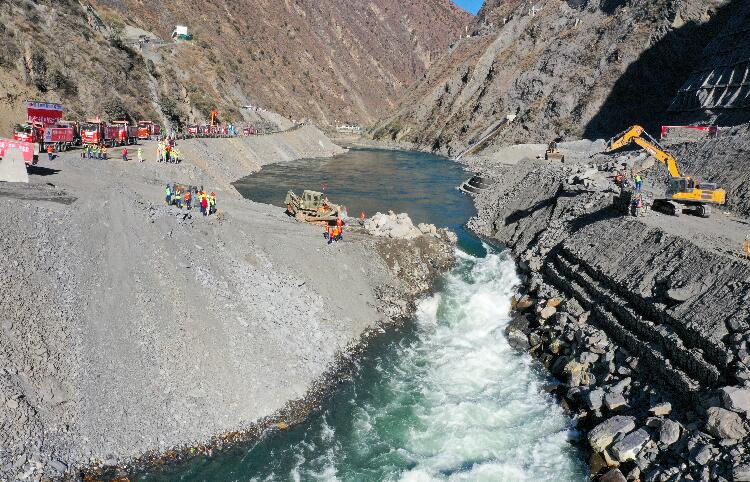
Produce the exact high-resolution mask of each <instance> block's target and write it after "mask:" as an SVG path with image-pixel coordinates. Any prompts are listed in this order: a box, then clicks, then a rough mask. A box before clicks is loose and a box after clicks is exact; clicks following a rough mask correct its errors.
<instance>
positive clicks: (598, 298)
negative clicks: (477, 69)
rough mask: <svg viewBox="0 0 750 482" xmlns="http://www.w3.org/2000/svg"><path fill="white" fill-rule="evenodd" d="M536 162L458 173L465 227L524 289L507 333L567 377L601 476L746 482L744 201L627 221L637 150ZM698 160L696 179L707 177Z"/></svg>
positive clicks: (649, 190)
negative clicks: (470, 199) (472, 190)
mask: <svg viewBox="0 0 750 482" xmlns="http://www.w3.org/2000/svg"><path fill="white" fill-rule="evenodd" d="M740 134H741V133H740ZM724 142H725V143H726V142H734V143H738V142H739V141H737V142H735V140H733V139H729V140H728V141H727V139H724ZM740 144H741V143H740ZM576 146H578V147H580V143H579V144H576ZM540 147H543V146H540ZM709 147H711V146H709ZM679 148H682V149H687V150H691V151H693V152H694V151H696V150H700V149H701V148H700V147H699V146H697V145H693V146H692V147H689V146H685V147H678V149H679ZM533 150H534V149H533V146H532V147H529V146H526V147H524V148H519V149H515V150H513V149H511V150H510V151H508V152H516V151H518V152H521V153H522V157H521V158H518V159H516V158H514V157H513V156H503V155H498V156H494V157H493V156H487V157H484V156H481V157H474V158H471V159H466V160H464V161H463V162H464V163H465V164H466V165H467V166H468V167H469V168H470V169H473V170H475V171H477V172H478V173H479V177H480V178H481V182H478V183H476V184H479V185H480V188H479V189H477V193H476V194H474V200H475V205H476V206H477V210H478V215H477V217H475V218H474V219H472V221H471V222H470V223H469V226H470V228H471V229H472V230H473V231H475V232H476V233H478V234H479V235H481V236H483V237H486V238H490V239H493V240H495V241H497V242H500V243H502V244H504V245H506V246H508V247H509V248H510V249H511V250H512V252H513V254H514V256H515V257H516V259H517V261H518V265H519V267H520V269H521V271H522V281H523V282H524V286H525V287H524V288H523V289H522V290H521V291H520V292H519V294H518V295H517V298H516V301H515V308H516V313H517V314H516V318H515V320H514V322H513V323H512V324H511V326H510V327H509V329H508V337H509V339H510V340H511V342H512V343H513V344H514V345H515V346H516V347H517V348H518V349H522V350H530V351H531V352H532V354H534V356H536V357H537V358H539V360H540V361H541V362H542V363H543V364H544V365H545V366H546V367H547V368H548V369H549V370H550V372H551V373H553V374H554V375H555V376H556V377H557V378H558V380H559V381H560V385H559V386H557V387H556V389H555V393H556V394H557V395H558V397H559V399H560V401H561V403H562V405H563V407H565V408H566V409H568V410H569V411H570V413H571V415H573V416H574V419H575V420H576V424H577V427H578V428H579V429H580V430H581V431H582V432H583V433H584V435H585V436H586V442H585V446H586V448H587V450H588V454H589V468H590V471H591V474H592V476H594V477H597V480H608V481H610V480H646V481H656V480H685V479H686V478H687V479H688V480H690V479H692V480H750V475H748V474H749V473H750V470H749V469H748V462H749V459H748V455H750V454H748V453H747V450H746V447H747V438H746V437H747V434H748V422H747V416H748V409H750V405H749V404H748V400H750V388H748V387H747V384H748V380H750V370H749V369H748V362H750V359H748V356H747V340H748V337H750V330H749V329H748V325H747V319H748V313H750V304H749V303H750V301H748V300H749V299H750V298H748V293H749V292H750V285H749V284H748V279H750V278H748V275H750V263H748V261H747V259H746V258H745V257H744V256H743V255H742V251H741V246H742V240H743V236H744V234H745V233H746V231H747V225H748V223H747V220H746V219H744V217H743V216H742V214H741V213H742V209H743V207H744V205H742V203H740V202H736V203H731V204H730V206H728V208H727V209H726V210H725V211H718V212H716V211H715V212H714V215H713V217H711V218H710V219H702V218H697V217H694V216H688V215H683V216H681V217H670V216H666V215H661V214H658V213H655V212H649V213H648V215H647V216H645V217H638V218H635V217H629V216H624V215H622V214H621V213H620V212H619V211H617V210H616V209H614V208H613V207H612V203H613V197H614V196H615V195H617V194H618V193H619V188H617V187H616V186H615V184H614V174H615V170H616V169H617V168H619V167H620V164H621V163H623V162H624V163H626V164H628V165H631V166H632V165H634V163H638V164H640V163H642V162H643V158H642V157H639V156H638V154H637V153H630V154H625V155H619V156H616V157H614V156H603V155H599V154H597V151H598V149H596V145H595V144H592V145H591V148H590V149H588V150H587V149H581V150H578V152H577V150H576V149H566V150H565V154H566V162H565V163H564V164H563V163H559V162H558V161H550V162H547V161H544V160H536V159H535V157H536V156H533ZM526 151H528V152H526ZM524 152H525V154H524ZM539 152H540V154H541V153H542V152H543V150H541V149H540V151H539ZM506 157H507V159H506ZM704 158H705V159H707V160H706V161H705V165H703V166H701V165H698V164H699V162H696V163H694V165H693V164H691V166H690V168H691V171H692V172H693V173H695V174H697V175H700V174H703V175H704V176H705V177H707V178H709V179H710V178H711V165H710V164H709V162H708V160H710V158H711V157H710V156H704ZM728 167H729V168H731V169H734V170H735V171H736V172H737V173H741V172H742V170H743V169H744V168H743V167H742V166H741V165H740V164H737V163H735V164H733V165H731V166H728ZM660 169H661V167H660V166H656V167H654V168H653V169H651V170H649V171H647V174H645V175H644V178H645V184H646V189H645V191H644V196H646V197H647V198H649V199H650V198H653V197H658V196H660V195H663V192H660V191H659V190H660V189H661V188H660V186H661V185H663V183H662V178H663V176H662V175H661V174H659V171H660ZM723 175H726V173H724V174H723ZM732 196H733V199H739V200H742V199H744V197H743V196H742V195H741V194H740V193H733V194H732Z"/></svg>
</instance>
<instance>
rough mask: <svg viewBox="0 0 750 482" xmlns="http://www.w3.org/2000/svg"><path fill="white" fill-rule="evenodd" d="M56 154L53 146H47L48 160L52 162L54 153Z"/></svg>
mask: <svg viewBox="0 0 750 482" xmlns="http://www.w3.org/2000/svg"><path fill="white" fill-rule="evenodd" d="M53 152H55V149H54V148H53V147H52V144H49V145H48V146H47V158H48V159H49V160H50V161H51V160H52V153H53Z"/></svg>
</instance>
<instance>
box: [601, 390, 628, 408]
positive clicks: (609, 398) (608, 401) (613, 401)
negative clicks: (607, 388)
mask: <svg viewBox="0 0 750 482" xmlns="http://www.w3.org/2000/svg"><path fill="white" fill-rule="evenodd" d="M626 403H627V402H626V401H625V397H624V396H623V395H622V393H619V392H610V393H608V394H606V395H605V396H604V404H605V405H606V406H607V408H608V409H609V410H616V409H618V408H620V407H622V406H624V405H625V404H626Z"/></svg>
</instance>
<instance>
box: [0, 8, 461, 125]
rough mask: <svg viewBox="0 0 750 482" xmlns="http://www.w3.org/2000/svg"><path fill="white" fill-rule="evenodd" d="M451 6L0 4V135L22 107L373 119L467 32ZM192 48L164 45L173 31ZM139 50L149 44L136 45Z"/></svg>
mask: <svg viewBox="0 0 750 482" xmlns="http://www.w3.org/2000/svg"><path fill="white" fill-rule="evenodd" d="M470 18H471V17H470V15H469V14H468V13H466V12H464V11H462V10H460V9H458V8H457V7H455V6H454V5H453V4H452V3H451V2H450V1H449V0H416V1H413V2H408V3H404V2H399V1H396V0H371V1H369V2H367V3H360V2H356V3H355V2H348V1H344V0H330V1H322V0H296V1H292V0H287V1H284V2H278V1H271V0H252V1H247V2H229V1H226V0H221V1H217V2H202V3H201V6H200V9H196V8H195V4H194V3H193V2H187V1H183V0H180V1H170V2H166V1H152V2H140V1H136V0H94V1H92V2H83V1H80V2H79V1H78V0H59V1H58V0H55V1H52V0H41V1H36V2H32V1H29V0H21V1H18V2H2V3H0V20H1V21H0V25H2V26H1V27H0V29H2V34H3V35H2V40H1V41H0V42H2V49H0V51H2V53H0V65H2V69H0V114H3V115H2V117H3V119H6V121H5V122H4V123H3V125H2V126H0V129H2V131H3V132H4V133H5V134H7V133H8V132H7V131H8V130H9V126H10V124H11V123H12V122H13V121H14V120H19V119H21V118H22V117H23V106H22V101H24V100H26V99H39V100H47V101H62V102H63V103H64V104H65V105H66V107H67V113H68V114H67V115H68V116H69V117H84V116H91V115H95V114H102V115H104V116H114V115H118V114H122V113H127V114H130V115H132V116H134V117H141V116H146V117H155V118H162V119H164V120H170V121H173V122H176V121H178V120H181V121H184V120H193V119H205V118H206V117H207V116H208V115H209V113H210V111H211V109H212V108H213V107H217V108H218V109H219V113H220V116H221V117H222V118H224V119H226V120H238V119H241V118H242V114H241V112H240V108H241V106H243V105H246V104H253V105H260V106H261V107H265V108H268V109H271V110H275V111H278V112H280V113H282V114H284V115H286V116H288V117H293V118H308V117H309V118H313V119H315V120H317V121H320V122H322V123H334V122H335V121H337V120H338V121H340V122H344V121H356V122H371V121H373V120H374V119H376V118H378V117H379V116H381V115H382V114H383V113H384V112H385V111H386V109H388V108H392V107H393V106H394V105H395V102H396V99H397V98H398V97H399V95H400V94H401V93H402V92H403V91H404V90H405V88H406V86H408V85H409V84H410V83H412V82H413V81H414V80H415V79H417V78H420V77H422V76H423V74H424V72H425V70H426V69H427V68H428V67H429V66H430V65H431V64H432V63H433V62H434V60H435V59H436V58H437V57H438V56H439V54H440V53H441V52H442V51H444V50H445V49H446V47H447V45H448V44H449V42H450V40H451V39H455V38H456V37H457V36H458V35H459V33H460V32H463V30H464V26H465V25H466V24H467V23H468V22H469V21H470ZM177 24H179V25H185V26H187V27H188V29H189V31H190V33H192V34H193V36H194V38H193V40H192V41H190V42H173V41H172V40H171V33H172V30H173V29H174V26H175V25H177ZM144 40H148V41H147V42H144Z"/></svg>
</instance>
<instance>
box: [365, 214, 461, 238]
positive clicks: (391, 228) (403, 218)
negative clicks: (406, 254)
mask: <svg viewBox="0 0 750 482" xmlns="http://www.w3.org/2000/svg"><path fill="white" fill-rule="evenodd" d="M364 227H365V230H366V231H367V232H368V233H370V234H371V235H373V236H378V237H385V238H394V239H415V238H418V237H420V236H432V237H435V238H440V237H446V238H447V240H449V241H450V242H452V243H455V242H456V235H455V234H454V233H452V232H451V231H449V230H447V229H438V228H437V227H435V225H434V224H425V223H419V224H418V225H416V226H415V225H414V223H413V222H412V220H411V218H410V217H409V215H408V214H407V213H400V214H396V213H394V212H393V211H388V214H383V213H376V214H375V215H374V216H373V217H371V218H370V219H366V220H365V222H364Z"/></svg>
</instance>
